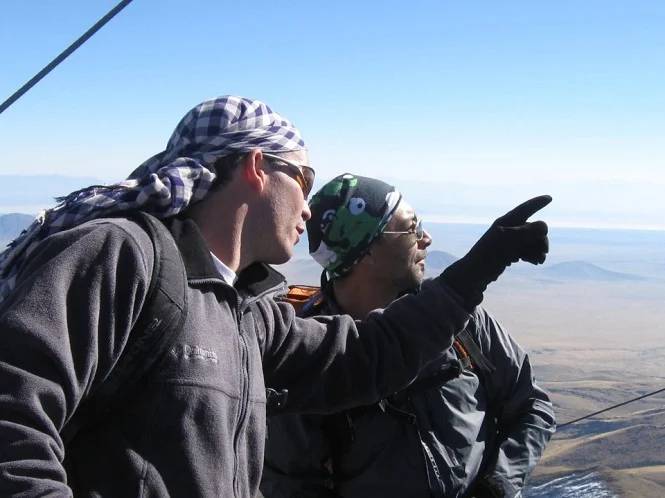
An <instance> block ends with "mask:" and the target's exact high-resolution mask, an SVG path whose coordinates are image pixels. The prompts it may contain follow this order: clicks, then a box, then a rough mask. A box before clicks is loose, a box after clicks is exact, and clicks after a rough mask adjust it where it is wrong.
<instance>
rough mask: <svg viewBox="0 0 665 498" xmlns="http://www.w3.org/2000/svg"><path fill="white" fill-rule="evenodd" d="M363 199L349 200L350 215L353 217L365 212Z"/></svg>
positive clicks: (353, 198)
mask: <svg viewBox="0 0 665 498" xmlns="http://www.w3.org/2000/svg"><path fill="white" fill-rule="evenodd" d="M365 206H366V204H365V199H363V198H362V197H352V198H351V199H349V211H351V214H353V215H356V216H357V215H359V214H361V213H362V212H363V211H365Z"/></svg>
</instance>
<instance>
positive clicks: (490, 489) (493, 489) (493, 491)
mask: <svg viewBox="0 0 665 498" xmlns="http://www.w3.org/2000/svg"><path fill="white" fill-rule="evenodd" d="M505 496H506V493H505V491H504V490H503V489H502V488H501V484H499V482H497V480H496V479H492V478H490V477H487V476H485V477H484V478H483V479H481V480H479V481H478V483H477V484H476V486H475V487H474V488H473V492H472V493H471V494H470V495H469V498H503V497H505ZM519 496H522V495H521V494H519Z"/></svg>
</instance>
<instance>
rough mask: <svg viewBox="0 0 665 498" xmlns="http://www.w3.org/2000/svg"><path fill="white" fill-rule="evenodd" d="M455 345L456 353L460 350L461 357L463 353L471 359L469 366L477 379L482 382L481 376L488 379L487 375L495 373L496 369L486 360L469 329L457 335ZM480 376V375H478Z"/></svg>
mask: <svg viewBox="0 0 665 498" xmlns="http://www.w3.org/2000/svg"><path fill="white" fill-rule="evenodd" d="M455 343H456V344H457V346H456V349H457V350H458V352H460V350H462V351H463V352H462V353H461V356H464V353H466V355H467V356H468V357H469V358H470V359H471V366H472V368H473V369H474V370H476V372H477V374H478V377H479V378H480V379H481V381H482V380H483V376H485V377H488V376H489V375H491V374H493V373H494V372H496V368H495V367H494V365H492V362H491V361H489V360H488V359H487V357H486V356H485V355H484V354H483V352H482V351H481V350H480V348H479V347H478V344H476V341H475V340H474V338H473V335H471V332H469V328H468V327H467V328H465V329H464V330H462V332H460V333H459V334H457V336H456V337H455ZM480 374H482V375H480Z"/></svg>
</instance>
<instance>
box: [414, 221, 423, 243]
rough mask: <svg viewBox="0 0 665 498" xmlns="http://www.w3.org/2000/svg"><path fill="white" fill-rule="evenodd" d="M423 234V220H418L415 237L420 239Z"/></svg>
mask: <svg viewBox="0 0 665 498" xmlns="http://www.w3.org/2000/svg"><path fill="white" fill-rule="evenodd" d="M423 235H425V233H424V231H423V220H418V224H417V225H416V238H417V239H418V240H420V239H422V238H423Z"/></svg>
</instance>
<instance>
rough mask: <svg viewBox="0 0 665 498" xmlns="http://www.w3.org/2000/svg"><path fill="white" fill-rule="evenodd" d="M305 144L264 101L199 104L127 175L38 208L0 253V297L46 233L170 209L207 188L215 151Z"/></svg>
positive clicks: (0, 298)
mask: <svg viewBox="0 0 665 498" xmlns="http://www.w3.org/2000/svg"><path fill="white" fill-rule="evenodd" d="M304 148H305V143H304V142H303V140H302V138H301V137H300V133H299V132H298V130H297V129H296V128H295V127H294V126H293V125H292V124H291V123H290V122H289V121H288V120H287V119H286V118H284V117H282V116H280V115H279V114H277V113H276V112H274V111H273V110H272V109H271V108H270V107H268V106H267V105H266V104H264V103H263V102H260V101H258V100H249V99H246V98H243V97H234V96H223V97H218V98H215V99H211V100H207V101H205V102H203V103H201V104H199V105H198V106H196V107H194V108H193V109H192V110H190V111H189V112H188V113H187V114H186V115H185V117H183V118H182V120H181V121H180V123H178V126H177V127H176V129H175V131H174V132H173V134H172V135H171V138H170V139H169V141H168V143H167V145H166V149H165V150H164V151H162V152H160V153H159V154H157V155H155V156H153V157H151V158H150V159H148V160H147V161H145V162H144V163H143V164H141V165H140V166H139V167H138V168H137V169H136V170H134V172H133V173H132V174H131V175H129V177H128V178H127V180H125V181H123V182H120V183H116V184H113V185H106V186H101V185H93V186H90V187H87V188H84V189H82V190H78V191H76V192H72V193H71V194H69V195H67V196H65V197H63V198H60V199H58V201H60V202H59V204H58V205H56V206H55V207H53V208H51V209H48V210H46V211H42V212H41V213H40V214H39V215H38V216H37V219H36V220H35V221H34V222H33V223H32V224H31V225H30V226H29V227H28V228H27V229H26V230H25V231H24V232H23V233H22V234H21V235H20V236H19V237H17V238H16V239H15V240H14V241H13V242H11V243H10V244H9V247H8V248H7V249H6V250H5V251H4V252H3V253H2V254H0V302H2V301H3V300H4V299H5V298H6V297H7V295H8V294H9V293H10V292H11V291H12V289H13V288H14V285H15V284H16V277H17V275H18V273H19V271H20V269H21V266H22V264H23V261H25V260H26V258H27V257H28V256H29V255H30V254H31V253H32V251H33V250H34V249H35V248H36V247H37V245H38V244H39V242H41V241H42V240H43V239H45V238H46V237H48V236H49V235H52V234H54V233H56V232H59V231H62V230H66V229H68V228H72V227H75V226H77V225H80V224H81V223H84V222H86V221H89V220H92V219H95V218H101V217H104V216H107V215H111V214H115V213H119V212H126V211H130V210H141V211H145V212H148V213H150V214H152V215H154V216H156V217H158V218H168V217H170V216H174V215H176V214H178V213H180V212H182V211H184V210H185V209H186V208H187V207H188V206H190V205H191V204H194V203H196V202H198V201H200V200H201V199H203V198H204V197H205V196H206V194H207V193H208V191H209V190H210V188H211V186H212V185H213V183H214V180H215V178H216V176H217V175H216V172H215V169H214V167H213V165H214V163H215V161H216V160H217V159H219V158H220V157H224V156H228V155H230V154H233V153H244V152H249V151H251V150H253V149H260V150H262V151H271V152H289V151H295V150H300V149H304Z"/></svg>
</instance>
